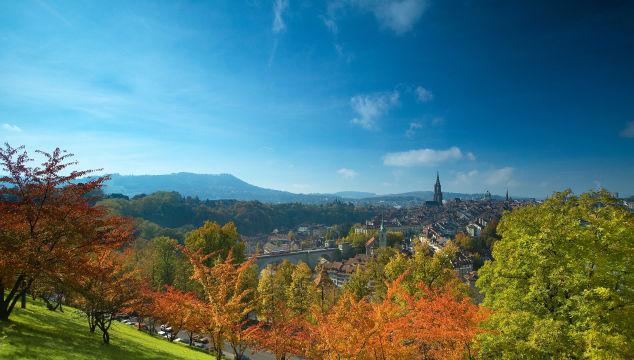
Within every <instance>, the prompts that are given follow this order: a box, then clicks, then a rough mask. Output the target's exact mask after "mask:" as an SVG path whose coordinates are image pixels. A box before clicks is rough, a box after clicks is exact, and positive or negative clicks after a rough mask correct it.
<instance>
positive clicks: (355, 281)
mask: <svg viewBox="0 0 634 360" xmlns="http://www.w3.org/2000/svg"><path fill="white" fill-rule="evenodd" d="M343 290H344V291H345V292H347V293H350V294H352V295H353V296H354V297H355V299H357V300H361V299H363V298H365V297H366V296H369V295H371V294H372V288H370V275H369V273H368V272H367V271H364V269H362V268H361V267H357V269H356V270H355V271H354V272H353V273H352V275H350V278H348V281H346V283H345V284H344V285H343Z"/></svg>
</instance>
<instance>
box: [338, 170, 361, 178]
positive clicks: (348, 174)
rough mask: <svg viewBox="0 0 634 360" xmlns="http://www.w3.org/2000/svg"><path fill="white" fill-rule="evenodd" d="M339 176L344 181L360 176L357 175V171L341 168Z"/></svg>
mask: <svg viewBox="0 0 634 360" xmlns="http://www.w3.org/2000/svg"><path fill="white" fill-rule="evenodd" d="M337 174H339V175H340V176H341V177H343V178H344V179H354V178H355V177H357V175H359V173H357V172H356V171H354V170H352V169H348V168H341V169H339V170H337Z"/></svg>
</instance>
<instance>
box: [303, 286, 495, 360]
mask: <svg viewBox="0 0 634 360" xmlns="http://www.w3.org/2000/svg"><path fill="white" fill-rule="evenodd" d="M402 278H403V276H401V277H400V278H399V279H397V280H396V281H394V282H392V283H390V284H388V286H387V292H386V295H385V297H384V299H383V300H382V301H380V302H370V301H368V299H367V298H362V299H356V298H355V297H354V296H352V294H350V293H344V294H343V295H342V297H341V298H340V300H339V301H338V303H337V304H336V305H335V306H334V307H333V308H332V309H331V310H330V311H329V312H328V313H327V314H325V315H320V314H317V315H315V317H316V319H317V325H316V326H315V327H314V328H312V331H313V333H311V337H312V338H313V339H315V341H316V345H315V348H316V349H317V351H315V350H313V354H316V355H317V356H312V357H311V358H323V359H333V360H334V359H377V360H378V359H463V358H464V357H465V356H467V355H469V353H470V348H469V346H470V344H471V342H472V340H473V339H474V337H475V336H476V335H477V334H478V333H479V332H480V330H479V329H478V325H479V323H480V321H481V320H482V319H483V317H484V316H485V314H484V313H482V312H481V311H480V309H479V308H478V306H476V305H474V304H472V303H471V302H470V300H469V299H468V298H463V299H458V298H456V297H455V295H454V292H453V291H452V290H451V289H439V290H434V291H432V290H428V289H427V288H425V287H424V285H423V284H420V285H419V290H420V291H419V292H417V293H416V294H415V295H411V294H410V292H409V291H407V290H406V289H405V288H404V287H403V286H401V284H400V282H401V280H402Z"/></svg>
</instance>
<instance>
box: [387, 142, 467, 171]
mask: <svg viewBox="0 0 634 360" xmlns="http://www.w3.org/2000/svg"><path fill="white" fill-rule="evenodd" d="M462 158H464V154H463V153H462V151H461V150H460V148H458V147H456V146H453V147H451V148H449V149H447V150H434V149H419V150H410V151H403V152H395V153H388V154H385V156H383V164H385V165H388V166H399V167H411V166H429V165H435V164H439V163H442V162H446V161H451V160H460V159H462Z"/></svg>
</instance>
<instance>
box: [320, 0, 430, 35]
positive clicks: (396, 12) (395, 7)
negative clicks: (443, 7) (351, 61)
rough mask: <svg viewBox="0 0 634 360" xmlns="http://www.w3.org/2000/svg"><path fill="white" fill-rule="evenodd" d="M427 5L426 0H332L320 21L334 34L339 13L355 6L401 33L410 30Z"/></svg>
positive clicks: (386, 26) (383, 25) (381, 23)
mask: <svg viewBox="0 0 634 360" xmlns="http://www.w3.org/2000/svg"><path fill="white" fill-rule="evenodd" d="M428 6H429V3H428V1H427V0H334V1H331V2H330V3H328V8H327V15H326V16H322V21H323V22H324V25H325V26H326V27H327V28H328V30H330V32H332V33H333V34H336V33H338V32H339V27H338V26H337V18H338V15H339V13H341V12H342V11H343V10H344V8H347V7H349V8H356V9H360V10H362V11H367V12H371V13H372V14H373V15H374V17H375V18H376V20H377V21H378V23H379V25H380V26H381V27H383V28H386V29H389V30H391V31H393V32H394V33H395V34H397V35H401V34H404V33H407V32H409V31H410V30H412V28H413V27H414V25H415V24H416V22H418V20H419V19H420V18H421V16H422V15H423V13H424V12H425V10H426V9H427V8H428Z"/></svg>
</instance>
